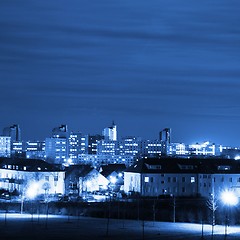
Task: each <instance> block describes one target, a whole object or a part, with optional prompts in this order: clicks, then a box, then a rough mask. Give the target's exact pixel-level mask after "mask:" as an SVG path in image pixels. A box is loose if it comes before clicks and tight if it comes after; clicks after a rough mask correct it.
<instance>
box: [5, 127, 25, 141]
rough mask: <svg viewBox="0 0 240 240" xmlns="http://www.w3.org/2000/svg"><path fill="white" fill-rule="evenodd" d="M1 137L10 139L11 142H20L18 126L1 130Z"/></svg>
mask: <svg viewBox="0 0 240 240" xmlns="http://www.w3.org/2000/svg"><path fill="white" fill-rule="evenodd" d="M3 136H7V137H11V141H12V142H13V141H17V142H19V141H21V130H20V127H19V125H18V124H14V125H12V126H10V127H5V128H4V129H3Z"/></svg>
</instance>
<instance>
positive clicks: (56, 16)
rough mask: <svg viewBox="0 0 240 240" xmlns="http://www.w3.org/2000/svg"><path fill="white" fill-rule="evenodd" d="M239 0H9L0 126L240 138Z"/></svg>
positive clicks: (26, 134) (1, 16) (0, 6)
mask: <svg viewBox="0 0 240 240" xmlns="http://www.w3.org/2000/svg"><path fill="white" fill-rule="evenodd" d="M239 12H240V2H239V1H237V0H218V1H209V0H203V1H192V0H191V1H190V0H186V1H179V0H168V1H162V0H152V1H143V0H138V1H135V0H132V1H129V0H121V1H112V0H111V1H110V0H102V1H99V0H93V1H88V0H70V1H63V0H58V1H54V0H49V1H40V0H39V1H37V0H22V1H18V0H12V1H7V0H3V1H1V2H0V29H1V33H0V89H1V94H0V107H1V118H0V131H1V129H2V128H4V127H6V126H10V125H12V124H16V123H18V124H20V127H21V129H22V135H23V139H25V140H33V139H39V140H43V139H44V138H45V137H49V136H50V135H51V130H52V128H54V127H56V126H58V125H60V124H68V127H69V130H73V131H80V132H82V133H86V134H88V133H90V134H95V133H101V132H102V129H103V128H105V127H107V126H110V124H111V122H112V120H114V121H115V122H116V124H117V127H118V136H119V137H121V136H129V135H136V136H142V137H143V138H149V139H157V138H158V133H159V131H160V130H162V129H163V128H165V127H170V128H172V140H173V141H174V142H185V143H194V142H201V141H204V140H210V141H212V142H215V143H219V144H220V143H221V144H225V145H234V146H240V94H239V93H240V27H239V24H240V14H239Z"/></svg>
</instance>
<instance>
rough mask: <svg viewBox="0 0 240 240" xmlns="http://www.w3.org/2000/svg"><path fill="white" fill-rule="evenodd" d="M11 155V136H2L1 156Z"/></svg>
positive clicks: (0, 143) (0, 137)
mask: <svg viewBox="0 0 240 240" xmlns="http://www.w3.org/2000/svg"><path fill="white" fill-rule="evenodd" d="M10 156H11V137H6V136H0V157H10Z"/></svg>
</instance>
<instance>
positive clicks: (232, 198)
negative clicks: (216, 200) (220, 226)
mask: <svg viewBox="0 0 240 240" xmlns="http://www.w3.org/2000/svg"><path fill="white" fill-rule="evenodd" d="M221 200H222V202H223V203H224V204H225V205H226V207H227V208H226V216H225V236H224V239H226V238H227V225H228V222H229V212H228V211H229V207H230V206H236V205H237V204H238V197H237V196H236V195H235V194H234V192H233V191H229V190H226V191H224V192H222V194H221Z"/></svg>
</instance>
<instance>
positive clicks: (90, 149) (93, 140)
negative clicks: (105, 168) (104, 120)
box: [86, 134, 104, 154]
mask: <svg viewBox="0 0 240 240" xmlns="http://www.w3.org/2000/svg"><path fill="white" fill-rule="evenodd" d="M103 138H104V137H103V136H102V135H99V134H97V135H87V139H86V143H87V154H97V144H98V141H101V140H103Z"/></svg>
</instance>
